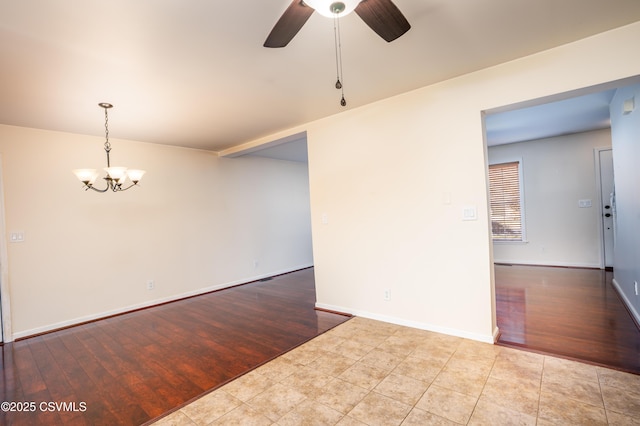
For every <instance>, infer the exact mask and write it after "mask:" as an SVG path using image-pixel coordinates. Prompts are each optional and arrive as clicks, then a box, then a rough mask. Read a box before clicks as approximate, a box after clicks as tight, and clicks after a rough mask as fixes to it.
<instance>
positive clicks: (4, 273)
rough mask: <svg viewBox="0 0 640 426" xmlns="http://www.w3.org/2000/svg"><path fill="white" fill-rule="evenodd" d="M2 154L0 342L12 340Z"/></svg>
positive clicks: (0, 196)
mask: <svg viewBox="0 0 640 426" xmlns="http://www.w3.org/2000/svg"><path fill="white" fill-rule="evenodd" d="M2 169H3V167H2V156H1V155H0V313H1V315H0V342H2V343H8V342H12V341H13V333H12V331H11V298H10V294H9V260H8V259H9V258H8V255H7V232H6V229H7V228H6V222H5V212H4V210H5V208H4V207H5V203H4V200H5V198H4V181H3V179H2Z"/></svg>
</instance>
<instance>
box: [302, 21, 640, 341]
mask: <svg viewBox="0 0 640 426" xmlns="http://www.w3.org/2000/svg"><path fill="white" fill-rule="evenodd" d="M638 39H640V23H635V24H632V25H630V26H627V27H623V28H620V29H616V30H614V31H610V32H607V33H603V34H600V35H597V36H594V37H590V38H588V39H584V40H581V41H578V42H575V43H571V44H569V45H566V46H562V47H559V48H555V49H552V50H549V51H545V52H542V53H539V54H536V55H532V56H529V57H525V58H522V59H519V60H516V61H512V62H509V63H506V64H503V65H499V66H496V67H492V68H489V69H486V70H483V71H479V72H475V73H472V74H468V75H465V76H462V77H459V78H455V79H452V80H449V81H445V82H443V83H440V84H435V85H432V86H428V87H424V88H422V89H419V90H416V91H413V92H410V93H406V94H404V95H401V96H397V97H393V98H390V99H387V100H384V101H381V102H377V103H374V104H371V105H367V106H364V107H362V108H357V109H353V110H347V111H344V112H342V113H340V114H338V115H335V116H332V117H329V118H326V119H323V120H319V121H317V122H314V123H310V124H309V125H308V126H307V127H306V130H307V136H308V147H309V174H310V185H311V214H312V232H313V250H314V262H315V266H316V267H315V272H316V292H317V301H318V302H317V304H318V306H320V307H325V308H331V309H337V310H341V311H347V312H351V313H355V314H358V315H363V316H368V317H372V318H379V319H384V320H387V321H391V322H396V323H403V324H408V325H413V326H416V327H421V328H425V329H431V330H436V331H442V332H447V333H450V334H455V335H460V336H466V337H471V338H475V339H478V340H485V341H492V340H493V335H494V333H495V332H496V324H495V314H494V304H495V298H494V294H493V283H492V280H493V278H492V271H493V269H492V266H491V264H492V249H491V246H492V244H491V240H490V227H489V221H488V214H487V210H488V209H487V184H486V148H485V147H484V141H483V133H484V132H483V128H482V127H483V125H482V119H481V112H482V111H485V110H490V109H492V108H497V107H501V106H504V105H510V104H514V103H518V102H522V101H526V100H530V99H535V98H540V97H545V96H550V95H553V94H556V93H561V92H565V91H570V90H576V89H579V88H583V87H589V86H592V85H597V84H600V83H604V82H609V81H613V80H617V79H621V78H626V77H631V76H634V75H637V74H640V55H638V54H637V46H635V44H634V43H630V42H629V41H630V40H638ZM434 66H437V64H434ZM467 205H470V206H476V207H477V212H478V220H476V221H463V220H462V211H463V208H464V207H465V206H467ZM323 218H326V219H327V222H328V223H326V224H325V223H323ZM385 289H389V290H390V295H391V298H390V300H389V301H385V300H383V293H384V290H385Z"/></svg>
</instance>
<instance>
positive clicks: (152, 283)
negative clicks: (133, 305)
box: [147, 280, 156, 290]
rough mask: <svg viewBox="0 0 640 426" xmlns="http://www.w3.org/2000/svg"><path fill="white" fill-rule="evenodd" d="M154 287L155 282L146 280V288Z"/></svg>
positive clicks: (151, 288)
mask: <svg viewBox="0 0 640 426" xmlns="http://www.w3.org/2000/svg"><path fill="white" fill-rule="evenodd" d="M154 288H156V282H155V281H154V280H149V281H147V290H153V289H154Z"/></svg>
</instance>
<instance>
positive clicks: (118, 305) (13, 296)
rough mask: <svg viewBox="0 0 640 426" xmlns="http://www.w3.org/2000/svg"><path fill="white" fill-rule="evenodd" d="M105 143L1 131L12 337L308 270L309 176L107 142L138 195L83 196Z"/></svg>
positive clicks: (202, 154) (272, 164)
mask: <svg viewBox="0 0 640 426" xmlns="http://www.w3.org/2000/svg"><path fill="white" fill-rule="evenodd" d="M112 133H113V132H112ZM103 142H104V140H103V138H99V137H91V136H82V135H75V134H67V133H59V132H51V131H43V130H36V129H27V128H20V127H12V126H0V156H1V160H2V165H1V167H2V178H3V186H4V204H5V215H6V232H5V234H8V233H10V232H12V231H24V232H25V235H26V241H25V242H23V243H7V245H6V247H7V254H8V265H6V266H7V267H8V290H9V292H10V302H11V317H12V326H13V327H12V328H13V332H14V337H16V338H18V337H22V336H25V335H30V334H33V333H37V332H41V331H45V330H49V329H52V328H57V327H60V326H64V325H68V324H73V323H76V322H78V321H83V320H87V319H92V318H95V317H100V316H104V315H107V314H111V313H115V312H121V311H123V310H128V309H131V308H135V307H140V306H146V305H149V304H153V303H157V302H158V301H164V300H170V299H173V298H176V297H180V296H186V295H191V294H196V293H199V292H202V291H205V290H210V289H215V288H220V287H224V286H227V285H230V284H236V283H239V282H246V281H250V280H252V279H257V278H261V277H264V276H267V275H272V274H274V273H280V272H286V271H290V270H294V269H297V268H300V267H305V266H310V265H311V264H312V263H313V259H312V250H311V228H310V210H309V184H308V168H307V165H306V164H301V163H294V162H288V161H278V160H271V159H266V158H258V157H242V158H236V159H228V158H218V156H217V155H216V154H215V153H211V152H206V151H198V150H190V149H184V148H176V147H168V146H158V145H152V144H147V143H142V142H132V141H123V140H117V139H112V140H111V142H112V145H113V151H112V153H111V154H112V164H114V165H118V164H122V165H127V166H130V167H134V166H135V167H138V168H142V169H146V170H147V175H146V176H145V178H144V179H143V181H142V182H141V187H140V188H134V189H131V190H129V191H127V192H122V193H117V194H114V193H111V192H110V193H107V194H99V193H95V192H93V191H88V192H85V191H84V190H83V189H82V188H81V184H80V182H78V181H77V179H76V177H75V176H74V175H73V174H72V173H71V170H72V169H74V168H80V167H95V168H101V167H104V164H103V163H104V162H105V159H104V150H103V148H102V146H103ZM254 261H257V262H258V264H257V266H255V264H254ZM148 280H154V281H155V287H156V288H155V289H154V290H152V291H148V290H147V289H146V283H147V281H148Z"/></svg>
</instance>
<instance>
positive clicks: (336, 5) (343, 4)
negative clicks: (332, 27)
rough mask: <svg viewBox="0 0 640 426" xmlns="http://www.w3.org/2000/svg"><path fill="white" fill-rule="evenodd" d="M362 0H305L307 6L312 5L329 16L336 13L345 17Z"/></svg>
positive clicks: (317, 10) (322, 13)
mask: <svg viewBox="0 0 640 426" xmlns="http://www.w3.org/2000/svg"><path fill="white" fill-rule="evenodd" d="M360 1H361V0H342V1H335V0H304V2H305V4H307V6H310V7H312V8H313V9H314V10H315V11H316V12H318V13H319V14H321V15H322V16H326V17H327V18H333V17H335V16H336V15H338V16H339V17H343V16H345V15H348V14H350V13H351V12H353V11H354V10H355V8H356V7H357V6H358V4H359V3H360Z"/></svg>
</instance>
